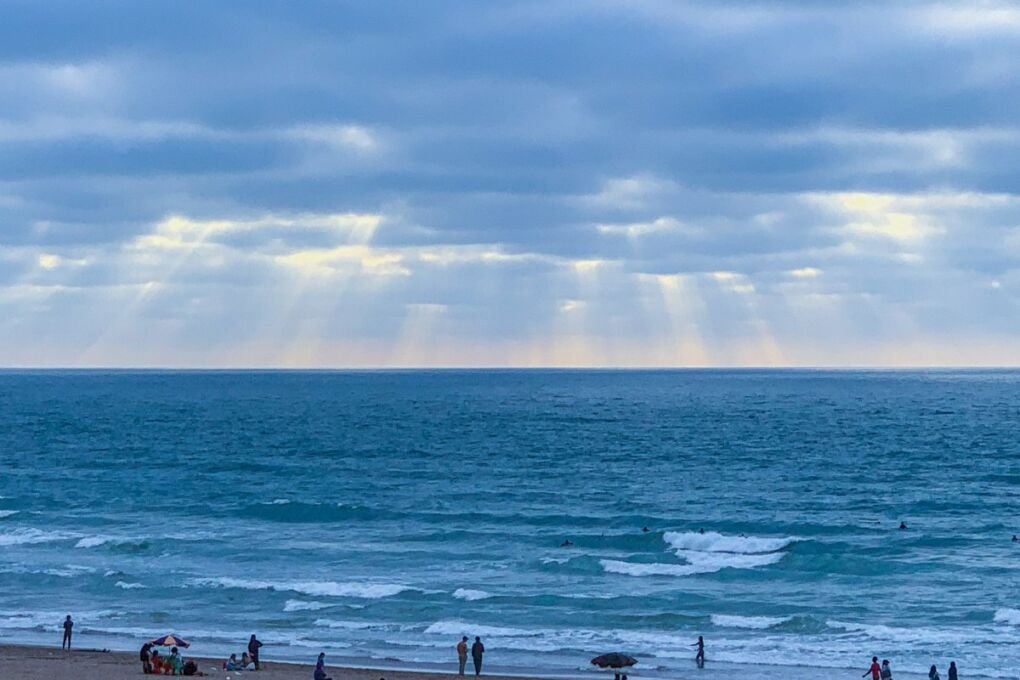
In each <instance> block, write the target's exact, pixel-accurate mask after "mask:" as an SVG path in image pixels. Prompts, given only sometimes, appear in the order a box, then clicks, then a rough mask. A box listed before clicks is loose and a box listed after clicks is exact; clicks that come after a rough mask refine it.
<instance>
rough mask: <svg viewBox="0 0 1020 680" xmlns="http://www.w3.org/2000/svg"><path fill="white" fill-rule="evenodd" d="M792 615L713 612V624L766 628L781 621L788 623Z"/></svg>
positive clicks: (727, 626)
mask: <svg viewBox="0 0 1020 680" xmlns="http://www.w3.org/2000/svg"><path fill="white" fill-rule="evenodd" d="M791 618H793V617H790V616H734V615H730V614H712V625H715V626H719V627H721V628H749V629H752V630H764V629H766V628H771V627H773V626H778V625H779V624H781V623H786V622H787V621H789V620H790V619H791Z"/></svg>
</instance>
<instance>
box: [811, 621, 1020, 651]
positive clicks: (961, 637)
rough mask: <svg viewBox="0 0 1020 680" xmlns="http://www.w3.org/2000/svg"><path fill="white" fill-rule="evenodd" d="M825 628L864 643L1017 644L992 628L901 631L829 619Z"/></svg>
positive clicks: (1013, 635)
mask: <svg viewBox="0 0 1020 680" xmlns="http://www.w3.org/2000/svg"><path fill="white" fill-rule="evenodd" d="M825 625H827V626H828V627H829V628H835V629H839V630H843V631H846V632H847V633H854V634H857V635H859V636H861V637H863V638H865V639H868V640H879V641H882V642H885V643H890V642H892V643H896V644H907V645H933V644H934V645H960V644H967V643H975V644H977V643H980V644H988V643H1003V644H1005V643H1011V644H1015V643H1016V642H1017V639H1016V636H1015V634H1013V633H1012V632H1011V631H1010V632H1009V633H1008V634H1007V633H1005V632H1002V631H999V632H997V631H996V630H995V629H993V628H962V627H953V628H925V627H920V626H918V627H910V628H905V627H904V628H901V627H896V626H887V625H883V624H877V623H875V624H867V623H852V622H846V621H833V620H829V621H826V622H825Z"/></svg>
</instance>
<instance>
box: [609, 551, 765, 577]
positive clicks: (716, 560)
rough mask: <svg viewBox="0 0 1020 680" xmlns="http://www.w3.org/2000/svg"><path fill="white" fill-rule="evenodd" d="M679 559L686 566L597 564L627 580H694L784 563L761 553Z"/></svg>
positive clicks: (694, 554)
mask: <svg viewBox="0 0 1020 680" xmlns="http://www.w3.org/2000/svg"><path fill="white" fill-rule="evenodd" d="M679 556H680V557H682V558H683V559H684V560H686V561H687V564H667V563H663V562H651V563H649V562H623V561H620V560H600V561H599V562H600V564H601V565H602V568H603V570H605V571H606V572H607V573H611V574H625V575H627V576H693V575H695V574H713V573H715V572H717V571H722V570H723V569H754V568H756V567H765V566H768V565H770V564H775V563H776V562H778V561H780V560H781V559H783V554H782V553H764V554H760V555H759V554H752V555H742V554H736V553H699V552H693V551H682V552H681V553H679Z"/></svg>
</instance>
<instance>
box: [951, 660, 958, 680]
mask: <svg viewBox="0 0 1020 680" xmlns="http://www.w3.org/2000/svg"><path fill="white" fill-rule="evenodd" d="M958 679H959V676H957V674H956V662H955V661H950V662H949V680H958Z"/></svg>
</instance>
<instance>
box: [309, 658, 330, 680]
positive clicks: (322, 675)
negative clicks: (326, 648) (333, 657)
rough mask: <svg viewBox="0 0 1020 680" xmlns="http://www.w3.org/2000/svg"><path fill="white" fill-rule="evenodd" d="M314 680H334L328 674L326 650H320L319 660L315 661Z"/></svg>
mask: <svg viewBox="0 0 1020 680" xmlns="http://www.w3.org/2000/svg"><path fill="white" fill-rule="evenodd" d="M312 677H313V680H333V678H330V677H327V676H326V652H319V660H318V661H316V662H315V675H314V676H312Z"/></svg>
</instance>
